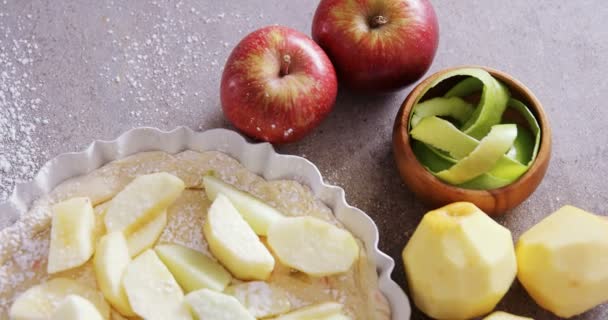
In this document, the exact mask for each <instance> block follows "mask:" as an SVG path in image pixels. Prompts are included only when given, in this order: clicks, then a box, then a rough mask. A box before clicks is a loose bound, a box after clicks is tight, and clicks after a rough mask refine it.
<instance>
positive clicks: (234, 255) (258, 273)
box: [203, 194, 275, 280]
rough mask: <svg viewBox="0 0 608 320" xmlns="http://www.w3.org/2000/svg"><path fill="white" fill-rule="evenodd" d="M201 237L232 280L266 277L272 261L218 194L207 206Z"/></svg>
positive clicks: (237, 214) (244, 224)
mask: <svg viewBox="0 0 608 320" xmlns="http://www.w3.org/2000/svg"><path fill="white" fill-rule="evenodd" d="M203 233H204V235H205V238H206V239H207V242H208V244H209V249H210V250H211V252H212V253H213V255H214V256H215V257H216V258H217V259H218V260H219V261H220V262H221V263H222V264H223V265H224V266H225V267H226V268H227V269H228V270H230V272H232V274H233V275H234V276H235V277H237V278H239V279H242V280H266V279H268V277H270V273H271V272H272V270H273V269H274V263H275V262H274V258H273V257H272V255H271V254H270V252H269V251H268V249H266V247H265V246H264V244H262V242H261V241H260V239H259V238H258V236H257V235H256V234H255V232H254V231H253V229H252V228H251V227H250V226H249V224H247V222H245V220H244V219H243V217H242V216H241V215H240V214H239V213H238V211H237V210H236V208H235V207H234V206H233V205H232V203H231V202H230V200H229V199H228V198H227V197H226V196H224V195H222V194H218V195H217V197H216V198H215V200H214V201H213V203H212V204H211V207H210V208H209V211H208V213H207V220H206V221H205V225H204V227H203Z"/></svg>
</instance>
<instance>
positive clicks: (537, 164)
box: [393, 65, 552, 196]
mask: <svg viewBox="0 0 608 320" xmlns="http://www.w3.org/2000/svg"><path fill="white" fill-rule="evenodd" d="M462 68H479V69H483V70H485V71H487V72H489V73H490V74H491V75H492V76H493V77H495V78H497V79H498V80H500V81H502V82H503V83H504V84H506V85H507V87H509V89H510V90H511V91H517V94H519V95H520V96H521V97H523V98H524V100H526V101H525V102H526V104H527V106H528V108H530V109H531V111H532V112H533V113H534V115H535V116H536V120H537V121H538V123H539V126H540V129H541V130H540V131H541V140H540V148H539V150H538V154H537V156H536V159H535V160H534V162H533V163H532V165H531V166H530V168H529V169H528V171H526V173H524V175H523V176H521V177H520V178H519V179H517V180H516V181H515V182H513V183H511V184H509V185H507V186H504V187H502V188H498V189H491V190H473V189H464V188H460V187H456V186H452V185H449V184H447V183H445V182H443V181H441V180H439V179H438V178H437V177H435V176H434V175H433V174H431V173H430V172H428V170H427V169H426V168H425V167H424V166H422V164H420V163H419V162H418V161H415V162H416V167H414V168H412V170H421V171H424V173H425V178H427V179H429V180H432V181H435V182H436V183H437V185H441V186H442V188H444V189H446V191H449V192H452V193H460V194H467V195H470V196H487V195H488V194H490V195H497V194H504V193H509V192H511V191H512V190H514V189H518V188H521V187H523V186H524V185H525V184H526V183H527V181H528V179H529V178H530V177H532V175H533V174H534V173H535V172H536V171H538V170H539V169H540V168H541V167H542V166H543V163H546V162H548V161H549V159H550V156H551V143H552V136H551V127H550V125H549V118H548V116H547V114H546V113H545V110H544V109H543V106H542V104H541V103H540V101H539V100H538V98H536V96H535V95H534V93H532V91H531V90H530V89H529V88H528V87H526V86H525V85H524V84H523V83H521V82H519V81H518V80H517V79H515V78H514V77H513V76H511V75H509V74H507V73H505V72H503V71H499V70H496V69H493V68H490V67H486V66H477V65H463V66H457V67H452V68H448V69H443V70H441V71H438V72H436V73H434V74H433V75H431V76H429V77H428V78H426V79H425V80H424V81H422V82H421V83H419V84H418V85H417V86H416V87H415V88H414V90H412V92H411V93H410V94H409V95H408V96H407V98H406V99H405V101H404V102H403V104H402V105H401V108H400V110H399V113H398V115H397V121H396V122H395V128H394V131H395V134H397V135H399V136H400V137H401V139H400V141H401V142H402V143H403V144H404V145H405V148H403V151H405V152H406V153H407V155H406V156H408V157H414V158H415V157H416V156H415V155H414V152H413V150H412V148H411V143H410V135H409V130H408V128H409V120H410V113H411V112H412V109H413V107H414V104H415V102H416V101H417V100H418V98H419V95H420V93H421V92H422V91H423V90H424V89H425V88H426V87H427V86H428V85H429V84H430V83H431V82H432V81H434V80H435V79H437V78H438V77H440V76H442V75H443V74H445V73H447V72H450V71H454V70H456V69H462ZM393 143H398V142H397V141H394V142H393Z"/></svg>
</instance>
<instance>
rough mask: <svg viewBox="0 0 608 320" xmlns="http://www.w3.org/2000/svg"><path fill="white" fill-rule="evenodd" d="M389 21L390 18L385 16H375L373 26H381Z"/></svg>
mask: <svg viewBox="0 0 608 320" xmlns="http://www.w3.org/2000/svg"><path fill="white" fill-rule="evenodd" d="M387 23H388V18H387V17H385V16H375V17H373V18H372V22H371V26H372V28H379V27H381V26H383V25H385V24H387Z"/></svg>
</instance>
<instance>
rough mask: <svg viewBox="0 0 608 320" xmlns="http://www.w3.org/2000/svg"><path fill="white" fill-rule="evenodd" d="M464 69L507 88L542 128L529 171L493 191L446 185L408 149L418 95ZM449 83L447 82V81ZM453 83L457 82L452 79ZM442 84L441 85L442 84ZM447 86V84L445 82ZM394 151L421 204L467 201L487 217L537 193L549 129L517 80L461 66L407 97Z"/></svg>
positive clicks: (439, 93)
mask: <svg viewBox="0 0 608 320" xmlns="http://www.w3.org/2000/svg"><path fill="white" fill-rule="evenodd" d="M465 67H469V68H470V67H472V68H481V69H484V70H486V71H488V72H489V73H490V74H491V75H492V76H493V77H494V78H496V79H498V80H500V81H501V82H502V83H504V84H505V85H507V87H509V90H510V91H511V94H512V96H513V97H515V98H516V99H518V100H520V101H522V102H524V103H525V104H526V105H527V106H528V108H529V109H530V110H531V111H532V112H533V113H534V115H535V116H536V120H537V121H538V123H539V126H540V128H541V142H540V148H539V151H538V155H537V156H536V159H535V160H534V162H533V163H532V165H531V166H530V168H529V169H528V171H527V172H526V173H524V174H523V175H522V176H521V177H520V178H519V179H518V180H516V181H514V182H513V183H511V184H509V185H507V186H505V187H502V188H499V189H493V190H471V189H463V188H459V187H455V186H453V185H449V184H447V183H445V182H443V181H441V180H439V179H438V178H436V177H435V176H434V175H433V174H431V173H430V172H429V171H428V170H427V169H426V168H425V167H424V166H422V165H421V164H420V162H418V159H417V158H416V155H415V154H414V152H413V150H412V147H411V142H412V141H411V140H410V135H409V119H410V113H411V112H412V108H413V106H414V103H415V102H416V101H417V100H418V98H419V95H420V94H421V92H422V91H423V90H424V88H425V87H427V86H428V85H429V84H430V83H431V82H432V81H433V80H435V79H437V78H438V77H440V76H442V75H443V74H444V73H446V72H449V71H452V70H454V69H460V68H465ZM447 81H450V80H447ZM453 81H454V83H452V84H455V83H456V82H457V81H458V79H453ZM442 84H443V83H442ZM447 84H448V85H449V83H447ZM450 87H451V86H442V85H439V86H437V87H435V88H433V89H431V90H429V92H428V93H426V95H425V97H429V98H432V97H436V96H442V95H443V94H444V93H445V92H446V91H447V90H448V89H449V88H450ZM393 151H394V154H395V160H396V161H397V167H398V168H399V173H400V174H401V178H402V179H403V181H404V182H405V184H406V185H407V186H408V187H409V188H410V190H412V191H413V192H414V193H415V194H416V195H417V196H418V197H419V198H420V199H421V200H422V201H424V202H425V203H427V204H428V205H430V206H433V207H440V206H443V205H446V204H449V203H452V202H456V201H469V202H472V203H474V204H475V205H477V206H478V207H479V208H480V209H482V210H483V211H485V212H486V213H488V214H490V215H498V214H502V213H504V212H506V211H507V210H509V209H512V208H514V207H516V206H517V205H519V204H520V203H522V202H523V201H524V200H526V198H528V197H529V196H530V194H532V192H534V190H536V187H538V185H539V184H540V182H541V180H542V179H543V177H544V176H545V172H546V171H547V167H548V166H549V159H550V158H551V128H550V127H549V120H548V118H547V115H546V114H545V112H544V110H543V107H542V105H541V103H540V102H539V101H538V99H537V98H536V97H535V96H534V94H533V93H532V92H531V91H530V89H528V88H527V87H526V86H524V85H523V84H522V83H520V82H519V81H517V80H515V79H514V78H513V77H511V76H510V75H508V74H506V73H504V72H501V71H498V70H494V69H491V68H487V67H480V66H463V67H457V68H451V69H446V70H443V71H439V72H437V73H435V74H433V75H432V76H430V77H428V78H427V79H425V80H424V81H423V82H421V83H420V84H419V85H418V86H416V88H414V90H412V92H411V93H410V94H409V95H408V96H407V98H406V99H405V101H404V102H403V105H402V106H401V109H400V110H399V113H398V114H397V118H396V119H395V127H394V128H393Z"/></svg>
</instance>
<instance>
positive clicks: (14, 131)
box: [0, 12, 48, 201]
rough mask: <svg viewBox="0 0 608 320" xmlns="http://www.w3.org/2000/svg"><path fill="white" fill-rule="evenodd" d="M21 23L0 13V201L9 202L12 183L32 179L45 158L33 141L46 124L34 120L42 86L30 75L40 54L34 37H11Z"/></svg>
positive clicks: (39, 106)
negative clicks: (6, 200) (7, 199)
mask: <svg viewBox="0 0 608 320" xmlns="http://www.w3.org/2000/svg"><path fill="white" fill-rule="evenodd" d="M22 19H23V17H16V18H15V17H11V16H9V14H8V13H5V12H4V13H3V12H0V201H4V200H5V199H6V198H8V196H9V194H10V192H11V191H12V189H13V186H14V185H15V183H17V182H20V181H24V180H29V179H31V178H32V176H33V174H34V173H35V172H36V171H37V169H38V166H39V163H40V162H41V161H42V160H43V159H45V158H46V154H45V153H44V151H42V150H41V148H40V147H39V145H38V141H37V139H36V138H35V136H36V135H35V133H36V131H37V130H39V128H40V127H41V126H44V125H46V124H48V120H47V119H45V118H44V117H42V116H36V115H37V114H40V113H41V111H43V110H41V109H44V108H45V106H44V103H43V100H42V99H41V98H39V97H38V95H39V94H38V92H39V89H40V88H41V87H42V83H38V82H36V81H35V80H34V79H33V74H32V68H33V65H34V64H35V63H36V61H37V60H38V59H39V58H40V56H41V52H40V50H39V47H38V43H37V41H36V38H35V37H34V36H31V37H29V38H21V37H15V36H14V35H13V34H14V33H15V31H21V30H22V29H23V24H22ZM11 20H12V23H9V22H7V21H11Z"/></svg>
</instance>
